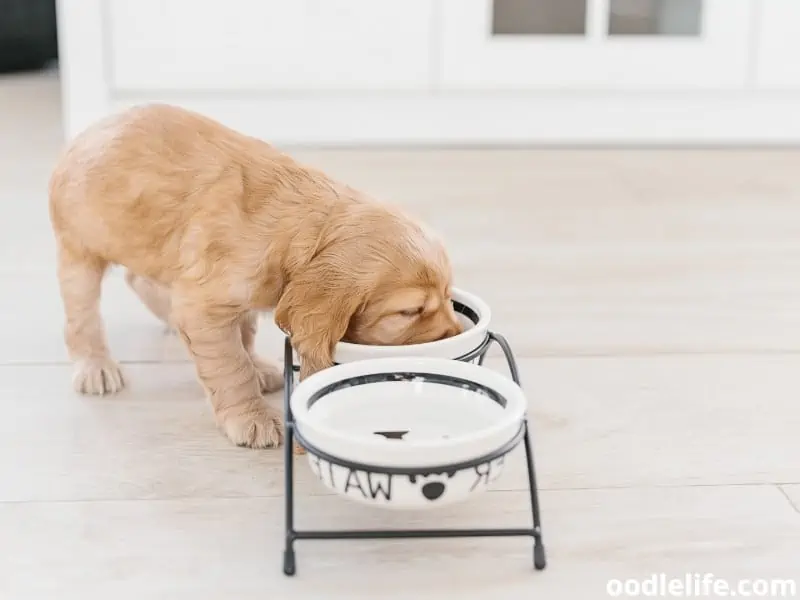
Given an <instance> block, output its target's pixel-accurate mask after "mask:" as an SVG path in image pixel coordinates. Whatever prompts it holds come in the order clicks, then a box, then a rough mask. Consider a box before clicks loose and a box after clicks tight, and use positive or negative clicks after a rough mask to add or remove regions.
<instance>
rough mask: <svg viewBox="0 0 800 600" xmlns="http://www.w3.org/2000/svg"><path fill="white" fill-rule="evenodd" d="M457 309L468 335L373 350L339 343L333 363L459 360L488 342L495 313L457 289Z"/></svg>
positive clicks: (455, 291)
mask: <svg viewBox="0 0 800 600" xmlns="http://www.w3.org/2000/svg"><path fill="white" fill-rule="evenodd" d="M452 297H453V308H454V310H455V312H456V314H457V315H458V317H459V319H460V320H461V323H462V324H463V325H464V331H463V332H462V333H460V334H458V335H455V336H453V337H449V338H445V339H443V340H437V341H435V342H426V343H423V344H408V345H402V346H369V345H364V344H351V343H349V342H339V343H338V344H336V347H335V349H334V354H333V360H334V362H335V363H337V364H342V363H349V362H353V361H357V360H365V359H370V358H386V357H393V356H426V357H434V358H451V359H459V358H461V357H462V356H466V355H467V354H469V353H470V352H472V351H473V350H475V349H477V348H478V347H479V346H480V345H481V344H482V343H483V342H484V340H485V339H486V334H487V333H488V331H489V322H490V321H491V318H492V312H491V310H490V309H489V305H488V304H486V302H484V301H483V300H481V299H480V298H478V297H477V296H475V295H473V294H470V293H467V292H465V291H464V290H461V289H458V288H454V289H453V293H452Z"/></svg>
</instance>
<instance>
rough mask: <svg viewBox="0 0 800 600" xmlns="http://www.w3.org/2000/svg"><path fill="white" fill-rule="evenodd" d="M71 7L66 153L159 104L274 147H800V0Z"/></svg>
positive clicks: (95, 3) (243, 1)
mask: <svg viewBox="0 0 800 600" xmlns="http://www.w3.org/2000/svg"><path fill="white" fill-rule="evenodd" d="M57 4H58V9H59V44H60V54H61V71H62V77H61V80H62V85H63V90H64V111H65V123H66V133H67V135H68V136H72V135H75V134H76V133H77V132H79V131H80V130H82V129H83V128H84V127H86V126H87V125H88V124H89V123H91V122H92V121H94V120H95V119H97V118H100V117H101V116H103V115H104V114H106V113H108V112H111V111H115V110H119V109H121V108H124V107H126V106H130V105H131V104H138V103H143V102H150V101H159V102H170V103H174V104H179V105H183V106H186V107H187V108H191V109H194V110H199V111H201V112H204V113H206V114H208V115H209V116H211V117H213V118H216V119H218V120H220V121H222V122H224V123H226V124H228V125H230V126H232V127H235V128H237V129H241V130H244V131H246V132H249V133H250V134H252V135H256V136H259V137H263V138H265V139H268V140H270V141H272V142H274V143H277V144H336V145H342V144H411V145H420V144H459V143H467V144H476V143H477V144H531V143H542V144H546V143H555V144H583V143H585V144H604V145H607V144H626V143H633V144H663V143H666V144H694V143H701V144H724V143H733V144H736V143H760V144H767V143H773V142H774V143H789V144H796V143H798V142H800V35H798V34H797V31H798V26H799V25H800V0H224V1H215V2H211V1H210V0H208V1H206V0H57ZM776 90H777V91H779V92H780V93H775V92H776Z"/></svg>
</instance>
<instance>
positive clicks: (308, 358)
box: [274, 256, 366, 379]
mask: <svg viewBox="0 0 800 600" xmlns="http://www.w3.org/2000/svg"><path fill="white" fill-rule="evenodd" d="M337 258H338V259H331V258H326V257H325V256H317V257H315V258H314V259H313V260H312V261H311V263H310V264H309V265H307V266H306V267H304V268H303V270H302V272H301V273H299V274H298V275H297V276H295V277H293V278H292V279H291V280H290V281H289V283H288V284H287V286H286V288H285V289H284V291H283V294H282V295H281V298H280V300H279V301H278V305H277V306H276V307H275V313H274V314H275V323H276V324H277V325H278V327H280V328H281V329H282V330H283V331H284V332H285V333H287V334H288V335H289V336H290V338H291V340H292V345H293V346H294V349H295V350H296V351H297V354H298V355H299V357H300V362H301V364H300V379H304V378H305V377H307V376H308V375H311V374H313V373H315V372H317V371H320V370H322V369H325V368H327V367H330V366H332V365H333V350H334V347H335V345H336V344H337V342H339V341H340V340H341V339H342V338H343V337H344V335H345V333H346V332H347V328H348V326H349V325H350V319H352V317H353V315H354V314H355V313H356V312H357V311H358V310H359V308H360V307H361V306H362V305H363V302H364V299H365V294H366V292H365V291H364V290H363V289H359V286H358V284H357V282H356V281H354V279H357V278H354V277H352V276H347V274H346V272H345V271H344V269H347V267H348V265H347V264H343V263H346V261H344V260H342V259H341V257H337ZM350 269H351V271H352V266H351V267H350Z"/></svg>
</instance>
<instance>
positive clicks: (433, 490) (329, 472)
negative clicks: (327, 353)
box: [291, 357, 527, 508]
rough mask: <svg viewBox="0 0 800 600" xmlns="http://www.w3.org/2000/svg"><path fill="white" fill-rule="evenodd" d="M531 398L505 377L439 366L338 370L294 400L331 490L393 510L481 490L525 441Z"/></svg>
mask: <svg viewBox="0 0 800 600" xmlns="http://www.w3.org/2000/svg"><path fill="white" fill-rule="evenodd" d="M526 404H527V403H526V399H525V395H524V393H523V391H522V389H521V388H520V387H519V386H518V385H517V384H515V383H514V382H513V381H512V380H511V379H508V378H507V377H505V376H503V375H500V374H499V373H497V372H495V371H492V370H490V369H487V368H485V367H479V366H477V365H473V364H470V363H465V362H460V361H454V360H451V359H441V358H419V357H394V358H382V359H370V360H364V361H358V362H352V363H346V364H342V365H336V366H333V367H330V368H328V369H325V370H323V371H320V372H318V373H315V374H314V375H312V376H311V377H309V378H307V379H306V380H304V381H303V382H301V383H300V384H299V385H298V386H297V388H296V389H295V391H294V393H293V394H292V398H291V408H292V413H293V416H294V422H295V430H296V432H297V434H298V441H299V442H300V443H301V444H302V445H304V446H306V448H307V450H308V460H309V462H310V464H311V468H312V470H313V472H314V473H315V474H316V475H317V476H318V477H319V479H320V480H321V481H322V482H323V484H324V485H326V486H327V487H328V488H330V489H331V490H334V491H335V492H337V493H339V494H342V495H344V496H346V497H348V498H351V499H354V500H357V501H360V502H365V503H369V504H373V505H380V506H384V507H387V508H433V507H435V506H445V505H448V504H452V503H454V502H458V501H460V500H463V499H465V498H466V497H467V496H469V495H470V494H472V493H474V492H478V491H483V490H484V489H486V488H487V486H488V485H489V484H490V483H492V482H493V481H494V480H495V479H496V478H497V477H498V476H499V475H500V473H501V472H502V469H503V463H504V457H505V455H506V454H507V453H508V452H510V451H511V450H512V449H513V448H514V447H516V445H517V443H519V441H520V440H521V439H522V438H521V435H520V433H521V428H522V425H523V419H524V418H525V411H526Z"/></svg>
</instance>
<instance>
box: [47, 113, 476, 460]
mask: <svg viewBox="0 0 800 600" xmlns="http://www.w3.org/2000/svg"><path fill="white" fill-rule="evenodd" d="M49 210H50V219H51V222H52V226H53V231H54V234H55V238H56V241H57V253H58V281H59V286H60V292H61V298H62V301H63V305H64V311H65V318H66V319H65V320H66V324H65V329H64V338H65V343H66V346H67V349H68V351H69V355H70V357H71V359H72V361H73V362H74V365H75V367H74V378H73V383H74V387H75V389H76V390H78V391H79V392H82V393H88V394H106V393H113V392H116V391H118V390H120V389H121V388H122V387H123V385H124V380H123V375H122V372H121V371H120V367H119V365H118V364H117V363H116V362H114V360H113V359H112V358H111V356H110V355H109V351H108V346H107V342H106V337H105V333H104V326H103V322H102V319H101V316H100V310H99V302H100V292H101V282H102V279H103V275H104V273H105V272H106V270H107V269H108V268H109V266H111V265H122V266H124V267H126V268H127V274H126V279H127V280H128V283H129V284H130V285H131V287H132V288H133V289H134V290H135V291H136V292H137V294H138V295H139V296H140V298H142V300H143V301H144V302H145V304H147V306H148V307H149V308H150V310H151V311H153V312H154V313H155V314H156V315H158V316H160V317H161V318H162V319H163V320H165V321H166V322H168V323H169V324H170V325H171V326H172V327H173V328H175V329H176V331H177V332H178V333H179V335H180V337H181V339H182V340H183V342H184V343H185V345H186V348H187V349H188V351H189V353H190V356H191V357H192V359H193V362H194V364H195V368H196V372H197V376H198V379H199V381H200V383H201V384H202V386H203V387H204V389H205V391H206V393H207V395H208V398H209V400H210V403H211V406H212V408H213V411H214V416H215V419H216V421H217V423H218V425H219V426H220V428H221V429H222V430H223V431H224V432H225V434H226V435H227V436H228V437H229V438H230V439H231V440H232V441H233V442H234V443H236V444H238V445H242V446H249V447H255V448H263V447H272V446H277V445H279V444H280V443H281V442H282V439H283V422H282V418H281V414H280V411H277V410H275V409H273V408H271V407H269V406H267V405H266V404H265V403H264V401H263V399H262V396H261V394H262V392H270V391H274V390H277V389H279V388H280V387H281V386H282V383H283V380H282V373H281V370H280V368H279V367H278V365H277V364H276V363H273V362H269V361H266V360H264V359H262V358H259V357H258V356H256V355H255V353H254V352H253V343H254V338H255V333H256V327H257V322H256V315H257V313H258V312H261V311H273V312H274V318H275V322H276V323H277V324H278V326H279V327H280V328H281V329H282V330H283V331H284V332H286V333H287V334H288V335H290V336H291V339H292V343H293V345H294V347H295V349H296V351H297V353H298V355H299V357H300V361H301V372H300V377H301V379H303V378H305V377H307V376H308V375H310V374H312V373H314V372H316V371H319V370H320V369H324V368H327V367H329V366H331V365H332V363H333V360H332V356H333V351H334V346H335V345H336V343H337V342H339V341H340V340H348V341H352V342H356V343H366V344H413V343H420V342H426V341H432V340H436V339H441V338H445V337H448V336H452V335H455V334H457V333H459V332H461V330H462V328H461V325H460V324H459V321H458V320H457V318H456V315H455V314H454V312H453V309H452V305H451V302H450V287H451V277H452V275H451V267H450V262H449V259H448V256H447V253H446V251H445V249H444V247H443V245H442V243H441V241H440V240H439V239H438V238H437V237H436V236H435V235H433V234H432V233H431V232H430V231H428V230H427V229H426V228H425V227H424V226H422V225H421V224H420V223H418V222H416V221H415V220H413V219H411V218H410V217H408V216H407V215H405V214H404V213H402V212H401V211H400V210H398V209H397V208H392V207H389V206H386V205H384V204H381V203H378V202H376V201H374V200H372V199H370V198H368V197H367V196H366V195H364V194H362V193H360V192H358V191H356V190H354V189H352V188H350V187H349V186H347V185H344V184H342V183H340V182H337V181H335V180H333V179H331V178H329V177H328V176H326V175H325V174H323V173H321V172H320V171H317V170H314V169H311V168H308V167H305V166H302V165H300V164H299V163H297V162H295V161H294V160H293V159H292V158H290V157H289V156H287V155H285V154H283V153H280V152H278V151H277V150H276V149H275V148H273V147H272V146H270V145H268V144H266V143H264V142H263V141H260V140H258V139H254V138H252V137H249V136H246V135H243V134H241V133H239V132H236V131H233V130H231V129H229V128H227V127H225V126H223V125H222V124H220V123H218V122H216V121H214V120H212V119H209V118H206V117H204V116H202V115H199V114H197V113H194V112H190V111H187V110H184V109H181V108H178V107H174V106H168V105H158V104H155V105H146V106H139V107H134V108H132V109H129V110H127V111H124V112H122V113H120V114H117V115H113V116H110V117H107V118H105V119H103V120H101V121H99V122H98V123H96V124H94V125H93V126H91V127H89V128H88V129H87V130H86V131H84V132H83V133H82V134H80V135H78V136H77V137H76V138H75V139H74V140H73V141H72V142H71V144H70V145H69V146H68V148H67V149H66V150H65V152H64V153H63V155H62V156H61V157H60V158H59V160H58V162H57V164H56V166H55V168H54V170H53V174H52V176H51V179H50V182H49Z"/></svg>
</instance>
